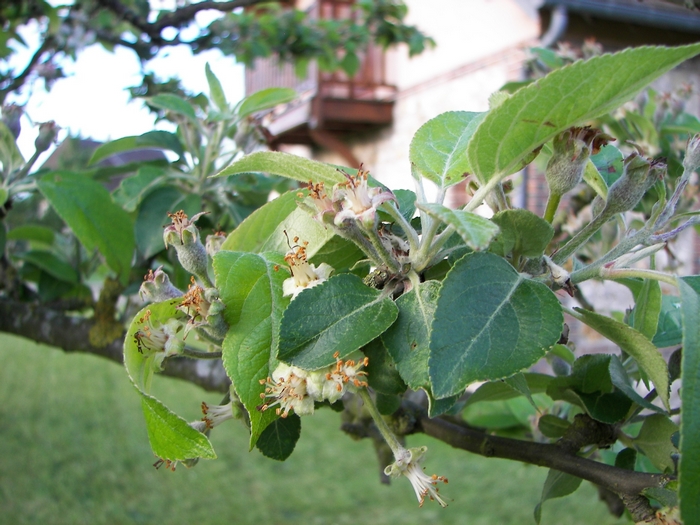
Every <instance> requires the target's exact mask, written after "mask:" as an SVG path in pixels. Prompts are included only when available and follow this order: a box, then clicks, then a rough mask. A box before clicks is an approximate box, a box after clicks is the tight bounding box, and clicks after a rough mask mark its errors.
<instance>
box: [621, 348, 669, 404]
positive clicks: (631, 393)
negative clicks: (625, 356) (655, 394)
mask: <svg viewBox="0 0 700 525" xmlns="http://www.w3.org/2000/svg"><path fill="white" fill-rule="evenodd" d="M608 371H609V372H610V380H611V381H612V384H613V385H615V386H616V387H617V388H618V389H619V390H620V391H621V392H622V393H623V394H625V395H626V396H627V397H628V398H629V399H631V400H632V401H634V402H635V403H637V404H638V405H639V406H642V407H644V408H646V409H648V410H652V411H654V412H662V410H661V409H660V408H659V407H657V406H656V405H654V404H652V403H651V402H650V401H647V400H646V399H644V398H643V397H642V396H640V395H639V393H638V392H637V391H636V390H635V389H634V387H633V386H632V381H631V380H630V378H629V376H628V375H627V372H626V371H625V368H624V366H622V363H621V362H620V359H619V358H618V357H617V356H616V355H613V356H610V365H609V367H608Z"/></svg>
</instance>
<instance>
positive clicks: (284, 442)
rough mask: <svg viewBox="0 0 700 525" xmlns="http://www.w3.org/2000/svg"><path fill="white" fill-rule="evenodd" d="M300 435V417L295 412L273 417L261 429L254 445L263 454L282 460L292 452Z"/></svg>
mask: <svg viewBox="0 0 700 525" xmlns="http://www.w3.org/2000/svg"><path fill="white" fill-rule="evenodd" d="M300 436H301V418H300V417H299V416H297V415H296V414H290V415H289V416H287V417H282V418H278V419H275V420H274V421H273V422H272V423H270V424H269V425H268V426H267V427H266V428H265V430H263V431H262V434H260V437H259V438H258V441H257V443H255V446H256V447H257V449H258V450H259V451H260V452H261V453H262V455H263V456H265V457H268V458H270V459H276V460H277V461H284V460H285V459H287V458H288V457H289V456H291V455H292V452H294V447H295V446H296V444H297V441H299V437H300Z"/></svg>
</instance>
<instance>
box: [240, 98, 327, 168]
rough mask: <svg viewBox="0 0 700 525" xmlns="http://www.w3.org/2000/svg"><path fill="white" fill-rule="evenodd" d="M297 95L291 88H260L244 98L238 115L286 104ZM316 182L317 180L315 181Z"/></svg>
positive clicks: (246, 114) (242, 115)
mask: <svg viewBox="0 0 700 525" xmlns="http://www.w3.org/2000/svg"><path fill="white" fill-rule="evenodd" d="M296 97H297V92H296V91H294V90H293V89H291V88H268V89H263V90H260V91H258V92H256V93H253V94H252V95H250V96H248V97H246V98H244V99H243V100H242V101H241V103H240V106H238V117H239V118H243V117H246V116H248V115H252V114H253V113H257V112H258V111H264V110H266V109H270V108H274V107H275V106H277V105H279V104H286V103H287V102H291V101H292V100H294V99H295V98H296ZM314 182H315V181H314Z"/></svg>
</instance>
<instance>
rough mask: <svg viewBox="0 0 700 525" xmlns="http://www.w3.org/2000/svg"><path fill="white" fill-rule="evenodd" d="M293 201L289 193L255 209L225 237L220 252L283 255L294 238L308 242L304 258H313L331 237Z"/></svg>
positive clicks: (328, 229)
mask: <svg viewBox="0 0 700 525" xmlns="http://www.w3.org/2000/svg"><path fill="white" fill-rule="evenodd" d="M296 199H297V196H296V193H295V192H293V191H290V192H288V193H285V194H284V195H282V196H280V197H278V198H276V199H275V200H273V201H271V202H268V203H267V204H265V205H264V206H262V207H261V208H259V209H257V210H256V211H255V212H253V213H252V214H250V216H248V217H247V218H246V219H245V220H244V221H243V222H242V223H241V224H240V225H239V226H238V228H236V229H235V230H234V231H233V232H232V233H231V234H230V235H229V236H228V237H227V239H226V240H225V241H224V244H223V246H222V249H224V250H231V251H246V252H267V251H271V252H272V251H274V252H279V253H287V252H288V251H289V245H290V243H292V242H293V239H294V237H297V236H298V237H299V241H303V242H308V243H309V245H308V247H307V251H306V255H307V257H308V258H309V259H311V258H312V257H314V256H315V255H316V253H317V252H319V250H321V249H322V248H323V247H324V246H325V244H326V243H327V242H328V241H330V240H331V239H332V238H333V237H334V235H335V234H334V233H333V231H332V230H331V229H330V228H325V227H324V226H323V225H322V224H321V223H320V222H319V221H317V220H316V219H314V218H313V217H312V216H311V215H309V214H308V213H306V212H305V211H304V210H302V209H300V208H298V207H297V205H296ZM285 232H286V234H285Z"/></svg>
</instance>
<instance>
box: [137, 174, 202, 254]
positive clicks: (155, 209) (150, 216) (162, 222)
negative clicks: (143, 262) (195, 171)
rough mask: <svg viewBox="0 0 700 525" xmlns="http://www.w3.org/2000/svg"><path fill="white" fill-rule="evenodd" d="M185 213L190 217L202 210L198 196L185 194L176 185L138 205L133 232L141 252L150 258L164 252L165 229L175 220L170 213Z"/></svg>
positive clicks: (149, 196) (154, 194)
mask: <svg viewBox="0 0 700 525" xmlns="http://www.w3.org/2000/svg"><path fill="white" fill-rule="evenodd" d="M179 210H183V211H184V212H185V213H186V214H187V215H188V216H190V217H191V216H193V215H195V214H196V213H199V211H201V198H200V197H199V195H196V194H190V195H185V194H183V193H182V192H181V191H180V190H179V189H177V188H175V187H173V186H163V187H160V188H156V189H155V190H153V191H152V192H151V193H149V194H148V195H147V196H146V197H145V198H144V199H143V201H141V205H140V206H139V212H138V215H137V216H136V224H135V225H134V231H135V233H136V245H137V246H138V249H139V252H141V254H142V255H143V256H144V257H146V258H148V257H152V256H154V255H155V254H157V253H158V252H160V251H162V250H164V249H165V244H164V243H163V228H164V227H165V226H167V225H168V224H170V223H171V222H172V221H171V219H170V218H169V217H168V213H175V212H176V211H179Z"/></svg>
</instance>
